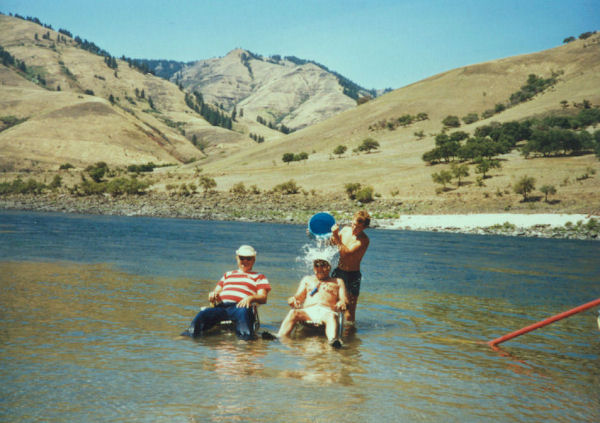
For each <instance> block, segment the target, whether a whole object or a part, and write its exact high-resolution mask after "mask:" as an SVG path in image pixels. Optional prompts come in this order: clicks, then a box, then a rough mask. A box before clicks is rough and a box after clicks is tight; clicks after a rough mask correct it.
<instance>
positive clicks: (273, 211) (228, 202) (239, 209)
mask: <svg viewBox="0 0 600 423" xmlns="http://www.w3.org/2000/svg"><path fill="white" fill-rule="evenodd" d="M360 208H365V209H367V210H368V211H369V212H370V213H371V215H372V216H373V220H372V225H371V226H372V227H374V228H385V229H398V230H418V231H433V232H455V233H468V234H482V235H485V234H495V235H506V236H520V237H541V238H562V239H579V240H598V239H600V237H599V234H600V222H599V221H598V219H595V218H589V219H581V220H577V221H569V222H566V223H565V224H562V225H555V224H549V223H544V222H539V223H537V224H533V225H528V226H523V225H520V224H519V222H518V220H519V219H517V216H523V215H502V216H503V217H504V216H509V217H508V218H507V220H506V221H504V222H502V223H495V224H493V225H480V226H477V227H464V226H457V225H453V215H443V216H444V217H445V223H437V224H435V225H433V224H425V225H423V224H421V225H416V224H402V223H401V220H400V216H405V215H413V214H415V212H417V211H418V206H416V205H407V204H403V203H402V202H401V201H393V200H381V199H379V200H377V201H375V202H373V203H369V204H366V205H361V204H360V203H357V202H355V201H352V200H349V199H347V198H344V197H341V196H338V197H335V196H327V197H326V196H318V195H302V194H300V195H295V196H289V195H287V196H286V195H273V194H258V195H257V194H247V195H239V194H232V193H223V192H213V193H207V194H206V195H192V196H187V197H185V196H178V195H176V196H175V195H169V194H166V193H149V194H146V195H142V196H121V197H112V196H109V195H100V196H86V197H78V196H73V195H70V194H65V193H47V194H38V195H32V194H13V195H5V196H1V197H0V210H23V211H36V212H59V213H75V214H97V215H116V216H148V217H163V218H183V219H199V220H230V221H247V222H273V223H290V224H306V222H308V220H309V219H310V216H312V215H313V214H314V213H316V212H318V211H328V212H330V213H332V214H333V215H334V216H335V217H336V220H338V221H340V222H342V223H347V222H348V221H350V219H351V218H352V215H353V213H354V212H355V211H356V210H358V209H360ZM474 216H476V215H474ZM510 216H514V219H512V218H511V217H510ZM533 216H535V215H533ZM546 216H547V215H546ZM574 216H580V215H574ZM429 217H432V216H429ZM438 217H440V216H438ZM529 217H531V215H529ZM438 220H439V219H438ZM529 220H531V219H529Z"/></svg>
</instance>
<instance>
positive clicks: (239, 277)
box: [182, 245, 271, 340]
mask: <svg viewBox="0 0 600 423" xmlns="http://www.w3.org/2000/svg"><path fill="white" fill-rule="evenodd" d="M236 259H237V263H238V268H237V270H232V271H229V272H226V273H225V274H224V275H223V277H222V278H221V280H219V282H218V283H217V286H216V287H215V289H214V290H213V291H212V292H210V293H209V294H208V300H209V301H210V302H211V304H213V307H208V308H206V309H204V310H202V311H200V312H199V313H198V314H197V315H196V317H195V318H194V320H192V323H191V325H190V327H189V328H188V329H187V330H186V331H185V332H184V333H182V335H187V336H193V337H196V336H201V335H202V334H203V332H205V331H206V330H208V329H210V328H211V327H213V326H214V325H216V324H217V323H220V322H222V321H224V320H231V321H233V322H234V324H235V332H236V334H237V336H238V337H239V338H240V339H244V340H248V339H253V338H254V337H255V336H256V334H255V333H254V319H255V317H254V313H253V310H252V304H253V303H257V304H265V303H266V302H267V294H268V293H269V291H270V290H271V285H270V284H269V281H268V280H267V278H266V277H265V276H264V275H263V274H261V273H256V272H253V271H252V267H253V266H254V263H255V261H256V250H254V248H252V247H251V246H250V245H242V246H241V247H240V248H238V249H237V251H236Z"/></svg>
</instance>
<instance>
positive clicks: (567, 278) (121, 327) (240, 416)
mask: <svg viewBox="0 0 600 423" xmlns="http://www.w3.org/2000/svg"><path fill="white" fill-rule="evenodd" d="M19 218H21V215H19ZM34 218H35V220H36V222H37V223H31V221H30V220H27V215H25V216H24V217H22V219H23V220H24V222H25V223H24V224H23V225H21V226H19V225H17V224H14V225H12V224H11V225H12V226H9V227H8V229H10V232H8V233H4V232H2V233H0V241H5V240H7V239H8V240H9V241H8V242H9V243H10V248H7V247H6V243H4V244H2V245H0V251H1V252H0V254H2V255H3V257H4V258H3V260H4V261H0V319H1V321H2V325H0V360H1V362H2V366H0V382H1V383H0V398H2V400H1V402H2V407H0V420H2V421H35V420H37V421H41V420H43V421H49V422H54V421H129V420H134V421H165V422H176V421H257V422H258V421H260V422H263V421H273V422H278V421H336V422H355V421H549V422H553V421H600V337H599V336H598V329H597V327H596V323H595V320H596V316H595V314H594V313H593V312H592V311H590V312H589V313H580V314H578V315H576V316H572V317H570V318H569V319H565V320H564V321H560V322H557V323H555V324H553V325H550V326H547V327H545V328H542V329H539V330H537V331H534V332H532V333H530V334H527V335H524V336H522V337H519V338H516V339H514V340H511V341H509V342H506V343H504V344H502V346H501V351H494V350H492V349H491V348H490V347H489V346H488V345H487V344H486V341H488V340H490V339H493V338H496V337H498V336H500V335H502V334H504V333H507V332H509V331H512V330H515V329H518V328H520V327H523V326H526V325H528V324H531V323H533V322H535V321H537V320H541V319H542V318H545V317H547V316H549V315H553V314H555V313H557V312H560V311H561V310H565V309H568V308H570V307H569V306H571V307H572V306H575V305H577V304H581V303H583V302H585V301H586V300H589V299H588V298H587V296H588V295H590V294H594V296H595V297H597V296H598V295H597V294H600V292H598V289H599V288H598V286H597V275H598V273H599V272H600V267H598V266H599V264H598V262H597V260H595V258H596V257H597V256H598V255H597V252H598V249H597V247H596V244H589V243H586V244H581V245H579V244H577V243H572V242H568V243H564V242H560V243H556V244H555V243H552V242H548V241H543V240H539V242H538V241H533V240H526V241H523V240H505V239H504V238H501V237H498V238H496V237H463V236H451V235H440V234H435V235H432V234H407V233H402V232H394V233H392V232H391V231H387V232H386V231H373V232H372V234H371V235H372V236H371V239H372V247H370V248H372V249H371V250H370V251H369V255H368V256H367V258H366V261H365V267H366V268H365V272H364V274H365V280H364V292H362V293H361V301H360V304H359V308H358V312H357V318H358V322H357V326H356V329H355V330H352V331H347V332H346V333H345V334H344V347H343V348H342V349H341V350H334V349H332V348H331V347H329V345H328V343H327V340H326V338H325V337H324V336H322V335H321V334H309V333H302V334H299V335H298V336H297V337H293V338H291V339H289V340H285V341H284V342H279V341H265V340H262V339H258V340H256V341H252V342H244V341H239V340H238V339H237V338H236V337H235V335H234V334H232V333H227V332H220V333H217V334H215V335H213V336H206V337H203V338H199V339H197V340H190V339H186V340H178V339H176V337H177V334H178V333H180V332H181V330H182V329H183V328H184V327H185V325H187V324H188V323H189V320H190V318H191V317H192V316H194V315H195V314H196V313H197V311H198V310H199V308H200V307H201V306H203V305H206V296H207V293H208V291H209V290H210V289H212V287H213V286H214V284H215V278H217V279H218V277H219V276H220V275H221V274H222V271H224V270H226V269H228V268H229V267H230V266H231V260H232V257H231V248H230V246H231V244H233V245H236V244H239V243H240V242H239V241H241V240H240V239H239V237H240V233H243V234H244V236H246V235H247V234H248V233H249V232H248V231H247V230H246V229H247V227H246V226H244V225H243V224H233V223H232V224H230V223H219V224H218V225H216V224H213V223H210V222H181V221H172V222H171V221H166V220H150V219H148V220H147V221H143V220H134V225H133V226H132V228H133V229H132V230H131V232H129V233H126V234H124V238H123V239H125V240H126V241H123V239H121V241H120V242H119V243H116V241H115V238H119V237H120V236H121V234H122V232H127V231H129V229H128V228H129V223H127V222H129V221H126V220H125V219H115V221H116V223H117V224H116V225H115V228H116V229H111V228H112V227H113V224H112V222H113V220H112V219H109V218H103V219H96V218H90V219H87V218H85V217H78V218H76V219H75V218H72V219H69V218H67V217H64V216H61V217H60V218H59V219H58V225H57V222H56V221H54V220H53V218H52V217H44V216H42V217H40V216H39V215H35V216H34ZM40 222H41V223H40ZM73 222H75V223H73ZM84 223H85V224H84ZM95 225H100V227H101V230H97V229H94V228H95ZM13 228H14V230H13ZM47 228H53V232H52V235H51V236H48V235H45V234H44V232H43V231H45V230H47ZM57 228H60V230H58V229H57ZM184 228H185V230H186V232H185V236H184V237H185V242H182V243H179V241H178V236H176V235H174V234H177V233H179V232H181V231H182V230H183V229H184ZM265 228H266V229H265ZM250 229H252V230H256V231H255V232H257V234H258V235H257V236H259V240H258V242H257V248H259V250H260V251H261V257H262V259H261V270H262V266H264V269H265V273H266V274H267V275H268V276H269V279H270V280H271V281H272V283H273V292H272V293H271V294H270V296H269V303H268V304H267V305H265V306H262V307H261V310H260V316H261V324H262V328H261V330H270V331H272V332H273V331H275V330H276V329H277V327H278V326H279V323H280V322H281V320H282V319H283V317H284V316H285V313H287V311H288V310H289V307H288V306H287V304H286V302H285V299H286V298H287V297H288V296H289V294H290V292H293V291H294V289H295V287H296V286H297V284H298V280H299V277H300V276H301V275H302V274H304V273H305V272H304V269H299V267H300V266H299V263H298V262H297V261H296V257H297V256H298V254H299V253H300V254H301V252H299V250H298V249H299V248H301V246H302V245H303V243H305V242H306V237H305V234H304V233H301V235H299V236H298V237H296V238H297V239H296V238H294V237H295V236H296V235H294V233H295V232H294V230H295V229H294V227H290V226H275V225H267V226H265V227H261V226H259V225H253V226H252V227H251V228H250ZM111 230H113V231H114V232H115V233H113V234H112V235H111V233H110V231H111ZM40 231H41V232H40ZM61 231H62V232H61ZM86 231H91V232H86ZM244 231H245V232H244ZM302 231H303V228H301V229H298V232H302ZM163 232H164V233H163ZM250 232H252V231H250ZM73 233H75V234H76V236H73V237H72V236H71V234H73ZM147 233H150V234H151V235H150V236H149V237H148V236H146V235H144V234H147ZM15 234H18V236H17V235H15ZM90 234H91V235H90ZM96 236H97V237H98V240H96V239H95V238H94V237H96ZM56 237H58V238H61V237H62V238H64V239H62V241H60V240H58V241H57V240H56V239H55V238H56ZM38 238H41V241H39V240H38ZM92 238H93V239H94V242H91V244H93V245H91V246H90V239H92ZM165 238H166V240H167V241H166V242H167V243H168V248H166V249H167V250H168V254H167V255H165V247H164V244H163V241H164V240H165ZM196 239H201V240H202V243H200V245H201V247H199V249H198V250H197V251H193V250H192V253H190V248H192V247H193V246H194V245H195V244H194V242H195V240H196ZM38 241H39V242H38ZM59 241H60V244H61V245H62V247H61V248H63V249H64V250H65V251H68V252H69V254H71V253H75V252H77V251H80V250H81V253H80V255H79V256H77V257H83V258H82V259H81V262H69V261H62V259H50V260H49V259H46V258H44V257H47V256H48V252H47V251H46V249H50V248H52V244H53V243H54V242H59ZM0 244H1V242H0ZM96 244H99V245H98V248H99V250H95V249H94V248H96ZM115 244H118V245H117V247H114V248H117V251H116V252H115V251H113V250H111V248H112V247H111V245H113V246H114V245H115ZM147 244H151V248H146V247H145V246H146V245H147ZM290 244H293V245H297V246H298V249H293V251H288V250H290V247H289V245H290ZM40 245H42V246H43V247H39V246H40ZM126 245H127V248H125V247H126ZM132 246H134V247H132ZM201 248H204V250H201ZM41 250H44V251H41ZM98 251H101V252H100V253H98ZM140 251H143V252H144V254H145V256H144V257H142V258H140V256H139V254H140ZM198 251H200V253H198ZM263 251H264V254H263V253H262V252H263ZM61 254H62V253H61ZM199 256H201V258H202V260H203V261H202V262H198V261H197V260H198V257H199ZM548 256H551V257H553V258H554V260H555V261H556V263H561V266H557V265H551V264H548V263H547V257H548ZM10 257H13V258H12V261H10V260H11V259H10ZM22 257H34V258H35V259H32V261H26V262H25V261H19V260H22ZM40 257H41V258H40ZM86 257H88V258H89V257H94V258H93V260H86V259H85V258H86ZM181 257H186V258H185V260H184V259H181ZM99 258H100V259H103V260H105V261H106V262H103V263H98V262H97V261H98V260H99ZM57 260H59V261H57ZM563 265H564V268H563V267H562V266H563ZM179 266H183V267H184V269H180V270H178V268H179ZM559 267H560V268H559ZM199 276H201V278H199ZM582 297H585V298H582ZM32 399H34V400H32Z"/></svg>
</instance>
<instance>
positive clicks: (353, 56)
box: [0, 0, 600, 88]
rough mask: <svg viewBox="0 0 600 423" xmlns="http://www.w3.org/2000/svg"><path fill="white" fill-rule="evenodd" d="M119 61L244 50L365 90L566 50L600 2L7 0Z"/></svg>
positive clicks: (8, 8) (598, 15) (588, 27)
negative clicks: (290, 60) (305, 65)
mask: <svg viewBox="0 0 600 423" xmlns="http://www.w3.org/2000/svg"><path fill="white" fill-rule="evenodd" d="M0 12H2V13H5V14H9V13H13V14H14V13H18V14H19V15H22V16H31V17H36V18H38V19H40V21H42V22H43V23H46V24H50V25H52V27H53V28H54V29H59V28H64V29H67V30H69V31H71V33H72V34H73V35H79V36H80V37H81V38H84V39H87V40H88V41H92V42H94V43H95V44H96V45H98V46H99V47H101V48H103V49H105V50H107V51H108V52H109V53H110V54H112V55H113V56H117V57H121V56H122V55H125V56H127V57H132V58H147V59H172V60H181V61H193V60H199V59H208V58H211V57H220V56H224V55H226V54H227V53H228V52H229V51H231V50H232V49H234V48H237V47H241V48H245V49H248V50H250V51H252V52H254V53H257V54H261V55H264V56H270V55H273V54H280V55H282V56H297V57H300V58H302V59H310V60H315V61H317V62H319V63H321V64H323V65H325V66H327V67H328V68H329V69H331V70H334V71H337V72H339V73H340V74H342V75H344V76H346V77H348V78H349V79H351V80H352V81H354V82H356V83H357V84H359V85H362V86H364V87H366V88H388V87H390V88H400V87H402V86H405V85H408V84H410V83H413V82H416V81H419V80H421V79H423V78H427V77H429V76H432V75H435V74H437V73H440V72H443V71H446V70H449V69H453V68H457V67H461V66H466V65H469V64H474V63H480V62H485V61H488V60H493V59H499V58H502V57H508V56H515V55H518V54H525V53H532V52H536V51H540V50H545V49H548V48H552V47H556V46H559V45H561V44H562V42H563V40H564V38H566V37H568V36H575V37H578V36H579V34H581V33H583V32H587V31H594V30H598V29H600V28H598V27H599V26H600V1H599V0H493V1H491V0H456V1H453V0H431V1H428V0H413V1H405V0H395V1H394V0H381V1H359V0H345V1H342V0H329V1H328V0H278V1H277V0H254V1H252V0H245V1H243V0H195V1H194V0H187V1H186V0H168V1H165V0H160V1H159V0H0Z"/></svg>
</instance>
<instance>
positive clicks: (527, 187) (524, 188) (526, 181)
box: [513, 175, 535, 201]
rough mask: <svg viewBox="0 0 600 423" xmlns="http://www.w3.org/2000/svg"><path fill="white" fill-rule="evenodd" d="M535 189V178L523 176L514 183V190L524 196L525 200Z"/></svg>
mask: <svg viewBox="0 0 600 423" xmlns="http://www.w3.org/2000/svg"><path fill="white" fill-rule="evenodd" d="M534 189H535V178H533V177H531V176H527V175H525V176H523V177H522V178H521V179H519V180H518V181H517V182H516V183H515V184H514V185H513V191H514V192H515V193H516V194H521V195H522V196H523V201H527V195H528V194H529V193H530V192H532V191H533V190H534Z"/></svg>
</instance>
